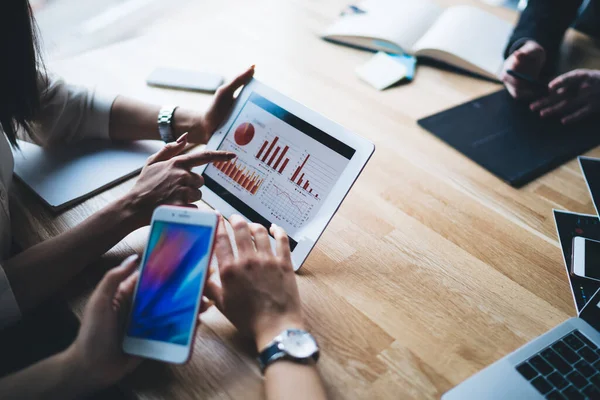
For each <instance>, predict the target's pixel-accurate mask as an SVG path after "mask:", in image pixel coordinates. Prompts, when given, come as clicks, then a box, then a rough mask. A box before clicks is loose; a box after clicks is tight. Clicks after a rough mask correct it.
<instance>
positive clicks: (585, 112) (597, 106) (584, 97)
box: [530, 69, 600, 125]
mask: <svg viewBox="0 0 600 400" xmlns="http://www.w3.org/2000/svg"><path fill="white" fill-rule="evenodd" d="M548 88H549V90H550V95H549V96H547V97H544V98H543V99H540V100H538V101H535V102H533V103H531V105H530V108H531V111H534V112H537V113H539V114H540V117H542V118H552V117H558V118H560V121H561V122H562V123H563V124H564V125H567V124H571V123H574V122H578V121H582V120H584V119H586V118H591V117H593V116H594V115H595V116H598V115H600V71H597V70H591V69H576V70H574V71H571V72H567V73H566V74H563V75H561V76H559V77H558V78H556V79H554V80H553V81H552V82H550V84H549V85H548Z"/></svg>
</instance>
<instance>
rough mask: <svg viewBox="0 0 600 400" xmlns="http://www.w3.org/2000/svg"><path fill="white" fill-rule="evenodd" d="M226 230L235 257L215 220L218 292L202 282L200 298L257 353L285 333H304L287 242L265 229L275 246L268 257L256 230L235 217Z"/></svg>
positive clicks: (263, 235)
mask: <svg viewBox="0 0 600 400" xmlns="http://www.w3.org/2000/svg"><path fill="white" fill-rule="evenodd" d="M231 225H232V227H233V230H234V233H235V241H236V244H237V249H238V256H237V258H236V257H235V256H234V254H233V250H232V248H231V243H230V241H229V236H228V235H227V231H226V230H225V225H224V222H223V220H221V222H220V225H219V231H218V233H217V241H216V243H215V254H216V256H217V260H218V262H219V272H220V274H221V284H222V288H220V287H218V286H217V285H216V283H214V282H213V281H208V282H207V290H206V291H205V293H206V295H207V296H208V297H210V298H211V299H212V300H213V301H214V302H215V304H216V306H217V307H218V308H219V309H220V310H221V312H223V314H224V315H225V316H226V317H227V318H228V319H229V320H230V321H231V322H232V323H233V324H234V325H235V326H236V327H237V328H238V330H239V331H240V332H241V333H242V334H246V335H250V336H251V337H252V338H254V339H255V341H256V346H257V349H258V350H259V351H260V350H262V349H263V348H264V347H265V346H266V345H267V344H268V343H269V342H271V340H273V338H275V336H277V335H278V334H279V333H281V332H282V331H284V330H285V329H292V328H296V329H304V323H303V316H302V305H301V303H300V295H299V293H298V286H297V284H296V276H295V275H294V268H293V267H292V259H291V253H290V246H289V242H288V237H287V234H286V233H285V232H284V230H283V229H281V228H280V227H278V226H275V225H273V226H272V227H271V233H272V234H273V236H275V240H276V241H277V250H276V254H274V253H273V250H272V248H271V243H270V241H269V234H268V232H267V230H266V229H265V228H264V227H263V226H262V225H258V224H250V225H249V224H248V223H246V221H245V220H244V219H243V218H242V217H240V216H237V215H234V216H232V217H231Z"/></svg>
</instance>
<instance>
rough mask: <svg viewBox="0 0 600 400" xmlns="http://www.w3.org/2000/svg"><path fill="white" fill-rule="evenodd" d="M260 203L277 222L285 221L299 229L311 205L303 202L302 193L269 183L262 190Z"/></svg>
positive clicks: (311, 207) (305, 219)
mask: <svg viewBox="0 0 600 400" xmlns="http://www.w3.org/2000/svg"><path fill="white" fill-rule="evenodd" d="M261 203H262V204H263V205H264V206H265V207H266V208H267V209H268V210H269V211H270V213H271V215H272V216H273V217H275V218H276V219H278V220H283V221H286V222H287V223H288V224H290V225H292V226H293V227H294V228H299V227H301V226H302V225H303V224H304V223H305V222H306V221H307V220H308V217H309V215H310V212H311V211H312V209H313V204H311V203H310V202H309V201H306V200H305V196H304V195H303V194H302V193H299V192H295V191H289V190H285V189H284V188H282V187H281V186H279V185H277V184H275V183H271V184H269V185H268V186H267V187H266V189H265V190H264V192H263V194H262V197H261Z"/></svg>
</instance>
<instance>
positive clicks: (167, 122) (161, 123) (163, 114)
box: [158, 106, 177, 143]
mask: <svg viewBox="0 0 600 400" xmlns="http://www.w3.org/2000/svg"><path fill="white" fill-rule="evenodd" d="M176 108H177V106H163V107H162V108H161V109H160V111H159V112H158V133H159V134H160V138H161V139H162V140H163V141H164V142H165V143H171V142H174V141H175V139H177V138H176V137H175V135H174V134H173V127H172V126H171V125H172V123H173V114H174V113H175V109H176Z"/></svg>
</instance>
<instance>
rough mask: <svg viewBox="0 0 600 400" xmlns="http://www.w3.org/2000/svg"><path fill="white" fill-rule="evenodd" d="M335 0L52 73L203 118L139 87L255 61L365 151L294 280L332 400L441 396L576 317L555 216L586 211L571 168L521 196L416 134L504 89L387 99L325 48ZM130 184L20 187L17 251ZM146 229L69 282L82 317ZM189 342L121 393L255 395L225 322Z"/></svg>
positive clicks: (401, 92) (233, 9)
mask: <svg viewBox="0 0 600 400" xmlns="http://www.w3.org/2000/svg"><path fill="white" fill-rule="evenodd" d="M196 3H202V4H196ZM346 3H347V1H346V0H330V1H317V0H310V1H308V0H287V1H282V0H255V1H243V0H237V1H236V0H220V1H213V2H209V1H203V2H191V3H189V5H188V6H186V7H184V8H178V9H175V10H173V11H172V12H171V13H169V14H168V15H165V16H164V18H162V19H161V20H159V21H156V23H155V24H154V25H152V26H148V27H147V32H146V33H147V35H146V36H144V37H142V38H138V39H134V40H131V41H128V42H123V43H120V44H117V45H114V46H111V47H107V48H103V49H99V50H96V51H92V52H89V53H86V54H84V55H81V56H78V57H76V58H74V59H70V60H61V61H53V62H51V63H50V65H51V67H52V69H53V70H54V71H56V72H58V73H60V74H62V75H64V76H65V77H66V78H67V79H68V80H70V81H72V82H79V83H83V84H97V85H98V86H100V87H101V88H102V89H104V90H112V91H115V92H117V93H121V94H125V95H130V96H134V97H138V98H142V99H145V100H148V101H152V102H156V103H160V104H163V103H173V102H175V103H179V104H181V105H189V106H195V107H198V108H199V109H204V108H205V107H206V105H207V104H208V103H209V101H210V96H207V95H201V94H189V93H184V92H176V91H169V90H161V89H154V88H149V87H146V85H145V83H144V80H145V77H146V76H147V75H148V74H149V72H150V71H151V70H152V69H153V68H155V67H156V66H164V65H173V66H178V67H182V68H200V69H206V70H209V71H218V72H221V73H222V74H224V75H226V76H228V77H232V76H233V75H234V74H235V73H237V72H240V71H242V70H244V69H245V68H247V67H248V66H250V65H251V64H256V66H257V67H256V71H257V73H256V76H257V78H258V79H260V80H262V81H264V82H266V83H267V84H269V85H272V86H273V87H275V88H277V89H278V90H280V91H281V92H283V93H285V94H287V95H289V96H291V97H293V98H294V99H296V100H298V101H300V102H302V103H304V104H306V105H307V106H309V107H310V108H312V109H314V110H317V111H319V112H320V113H323V114H324V115H326V116H327V117H329V118H331V119H333V120H335V121H338V122H339V123H341V124H343V125H345V126H346V127H348V128H349V129H351V130H353V131H355V132H357V133H359V134H361V135H363V136H365V137H367V138H368V139H370V140H371V141H373V142H374V143H375V144H376V146H377V150H376V152H375V155H374V157H373V158H372V159H371V161H370V163H369V164H368V166H367V168H366V169H365V170H364V172H363V174H362V175H361V177H360V178H359V180H358V181H357V183H356V185H355V186H354V187H353V189H352V191H351V192H350V194H349V195H348V197H347V198H346V200H345V201H344V203H343V204H342V207H341V208H340V210H339V212H338V213H337V214H336V216H335V217H334V218H333V220H332V222H331V224H330V225H329V227H328V229H327V230H326V231H325V233H324V234H323V236H322V238H321V240H320V241H319V242H318V243H317V246H316V247H315V249H314V251H313V252H312V253H311V255H310V256H309V258H308V259H307V261H306V263H305V265H304V268H303V269H302V270H301V271H300V273H299V274H298V284H299V286H300V292H301V296H302V299H303V302H304V306H305V311H306V319H307V322H308V326H309V329H310V330H311V331H312V332H313V333H314V335H315V336H316V337H317V339H318V341H319V343H320V345H321V347H322V354H323V356H322V359H321V361H320V363H319V367H320V371H321V373H322V376H323V379H324V381H325V382H326V386H327V388H328V391H329V393H330V394H331V397H332V398H390V399H392V398H393V399H397V398H439V397H440V395H441V394H442V393H443V392H445V391H447V390H448V389H450V388H451V387H453V386H454V385H456V384H458V383H460V382H461V381H463V380H464V379H466V378H467V377H469V376H470V375H472V374H473V373H475V372H477V371H478V370H480V369H481V368H483V367H485V366H487V365H489V364H490V363H492V362H494V361H495V360H497V359H499V358H500V357H502V356H504V355H506V354H507V353H509V352H510V351H512V350H514V349H516V348H517V347H519V346H521V345H523V344H524V343H526V342H527V341H529V340H531V339H532V338H534V337H535V336H537V335H539V334H541V333H543V332H544V331H546V330H548V329H549V328H552V327H553V326H555V325H557V324H559V323H560V322H562V321H564V320H565V319H567V318H568V317H571V316H574V315H575V308H574V305H573V300H572V297H571V293H570V289H569V285H568V282H567V276H566V274H565V268H564V266H563V262H562V258H561V252H560V248H559V245H558V242H557V237H556V232H555V227H554V222H553V217H552V209H553V208H559V209H568V210H572V211H578V212H589V213H593V206H592V203H591V200H590V197H589V195H588V193H587V189H586V186H585V184H584V181H583V178H582V176H581V173H580V171H579V168H578V166H577V164H576V162H575V161H572V162H570V163H568V164H566V165H564V166H562V167H560V168H558V169H557V170H555V171H553V172H552V173H550V174H548V175H546V176H544V177H542V178H540V179H538V180H537V181H535V182H533V183H531V184H529V185H528V186H526V187H524V188H522V189H520V190H517V189H513V188H511V187H510V186H508V185H507V184H505V183H503V182H502V181H500V180H499V179H497V178H495V177H494V176H492V175H491V174H490V173H488V172H487V171H485V170H483V169H482V168H481V167H479V166H478V165H476V164H474V163H473V162H471V161H470V160H468V159H467V158H465V157H464V156H462V155H461V154H459V153H458V152H457V151H455V150H453V149H452V148H450V147H449V146H447V145H446V144H444V143H442V142H441V141H440V140H438V139H436V138H435V137H434V136H432V135H430V134H429V133H427V132H426V131H424V130H423V129H421V128H420V127H418V126H417V124H416V120H417V119H419V118H421V117H424V116H426V115H429V114H432V113H435V112H437V111H441V110H443V109H446V108H448V107H450V106H453V105H457V104H459V103H462V102H465V101H468V100H470V99H473V98H475V97H477V96H480V95H483V94H486V93H489V92H492V91H495V90H498V89H499V86H498V85H496V84H494V83H489V82H485V81H482V80H476V79H473V78H469V77H466V76H462V75H458V74H455V73H450V72H446V71H442V70H439V69H434V68H430V67H425V66H420V67H419V68H418V71H417V75H416V78H415V81H414V82H413V83H410V84H406V85H400V86H397V87H394V88H392V89H390V90H386V91H384V92H378V91H376V90H374V89H373V88H371V87H370V86H368V85H366V84H364V83H362V82H361V81H359V80H358V79H357V77H356V75H355V72H354V69H355V67H356V66H358V65H360V64H362V63H364V62H365V61H366V60H368V59H369V58H370V57H371V55H370V54H369V53H367V52H363V51H358V50H354V49H349V48H346V47H342V46H336V45H333V44H330V43H326V42H324V41H322V40H320V39H319V37H318V34H319V32H321V31H323V30H324V28H326V27H327V25H328V24H330V23H331V22H332V21H333V20H334V19H335V18H336V16H337V15H338V14H339V12H340V10H341V9H342V8H343V7H344V6H345V4H346ZM440 3H442V4H444V5H450V4H457V3H467V4H469V3H470V4H478V5H480V3H479V2H476V1H475V0H473V1H440ZM480 6H481V7H484V6H482V5H480ZM484 8H486V9H487V10H489V11H491V12H494V13H496V14H498V15H500V16H501V17H503V18H506V19H508V20H511V21H514V20H515V18H516V16H515V14H513V13H512V12H511V11H508V10H504V9H493V8H489V7H484ZM568 43H569V46H568V47H567V48H566V50H565V51H566V52H567V53H568V54H569V55H570V59H571V60H572V62H573V63H574V64H575V65H581V64H582V63H583V62H584V61H589V60H593V61H596V62H597V61H598V60H599V59H600V51H599V50H598V48H593V46H592V43H591V41H590V40H589V39H587V38H585V37H583V36H582V35H578V34H574V33H570V35H569V40H568ZM589 155H592V156H600V150H598V149H596V150H594V151H591V152H590V153H589ZM132 184H133V180H131V181H128V182H126V183H123V184H121V185H119V186H117V187H115V188H114V189H111V190H109V191H107V192H104V193H102V194H100V195H98V196H96V197H95V198H93V199H91V200H89V201H86V202H85V203H83V204H81V205H79V206H77V207H75V208H73V209H71V210H69V211H67V212H65V213H64V214H61V215H53V214H52V213H50V212H49V211H47V210H46V209H45V208H44V207H43V206H42V205H41V204H40V203H39V202H38V201H37V200H36V199H35V198H33V197H32V195H31V194H30V193H29V192H27V191H26V190H25V189H24V188H22V187H20V186H19V185H15V186H16V188H15V193H14V197H13V202H12V208H13V225H14V230H15V236H16V240H17V242H18V243H20V244H21V245H22V246H24V247H28V246H30V245H32V244H34V243H37V242H39V241H41V240H44V239H47V238H49V237H51V236H53V235H56V234H59V233H61V232H64V231H65V230H67V229H69V228H71V227H73V226H74V225H76V224H78V223H79V222H81V221H82V220H83V219H84V218H86V217H87V216H89V215H90V214H91V213H93V212H94V211H96V210H98V209H99V208H100V207H102V206H104V205H106V204H108V203H109V202H110V201H112V200H114V199H116V198H118V197H120V196H121V195H122V194H123V193H125V192H126V191H127V190H128V189H129V188H130V187H131V186H132ZM146 235H147V228H146V229H142V230H140V231H137V232H135V233H134V234H132V235H130V236H129V237H127V238H126V239H125V240H124V241H123V242H121V243H120V244H119V245H117V246H116V247H115V248H114V249H112V250H111V251H110V252H109V253H108V254H107V255H106V256H105V257H103V259H102V260H100V261H99V262H98V263H97V265H93V266H91V267H90V268H89V269H88V270H87V271H86V272H85V273H84V274H82V276H81V277H79V278H77V279H75V281H74V282H73V283H72V284H71V285H70V286H69V287H68V288H67V289H65V291H64V293H62V295H63V296H65V297H66V298H67V299H69V301H70V303H71V304H72V306H73V308H74V309H75V310H76V312H78V313H80V312H81V309H82V306H83V304H84V303H85V300H86V298H87V296H88V295H89V292H90V290H91V288H92V287H93V285H94V284H95V283H96V282H97V279H98V278H99V276H100V274H101V273H102V271H103V270H104V269H105V268H107V267H108V266H113V265H115V264H116V263H117V262H119V261H120V260H121V259H122V258H123V257H125V256H126V255H128V254H130V253H132V252H133V251H137V252H141V251H142V250H143V246H144V244H145V239H146ZM49 268H60V266H49ZM198 335H199V337H198V339H197V340H196V347H195V350H194V356H193V358H192V360H191V362H190V363H189V364H188V365H187V366H184V367H172V366H167V365H160V364H157V363H146V364H144V365H143V366H142V367H141V368H140V369H139V370H138V371H136V372H135V373H134V374H133V375H132V376H131V377H129V378H127V379H126V380H125V381H124V382H123V383H122V385H123V386H125V387H129V388H131V389H132V390H133V391H134V392H135V393H136V394H138V395H139V396H140V397H141V398H148V399H153V398H168V399H175V398H177V399H197V398H202V399H213V398H236V399H237V398H244V399H253V398H262V397H263V396H264V392H263V388H262V380H261V374H260V372H259V369H258V366H257V364H256V362H255V361H254V355H253V354H252V352H251V347H252V346H249V345H248V343H246V342H244V341H243V340H241V339H240V338H239V337H238V336H237V335H236V333H235V329H234V328H233V327H232V326H231V325H230V324H229V323H228V322H227V320H226V319H225V318H224V317H223V316H222V315H221V314H220V313H219V312H218V311H216V310H214V309H213V310H211V311H209V312H208V313H206V314H205V315H204V316H203V318H202V326H201V328H200V329H199V331H198Z"/></svg>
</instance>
